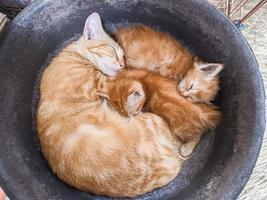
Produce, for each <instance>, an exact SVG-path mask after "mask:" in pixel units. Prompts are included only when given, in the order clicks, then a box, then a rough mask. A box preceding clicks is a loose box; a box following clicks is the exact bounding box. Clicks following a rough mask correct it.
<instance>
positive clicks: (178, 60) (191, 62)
mask: <svg viewBox="0 0 267 200" xmlns="http://www.w3.org/2000/svg"><path fill="white" fill-rule="evenodd" d="M115 38H116V39H117V40H118V42H119V44H120V45H121V46H122V48H123V49H124V52H125V58H126V65H127V66H128V67H129V68H134V69H146V70H149V71H153V72H157V73H159V74H161V75H162V76H165V77H168V78H175V79H176V80H178V81H177V85H178V93H179V94H181V95H182V96H184V97H185V98H187V99H188V100H189V101H191V102H193V103H204V104H206V105H207V107H209V106H210V107H211V108H212V107H213V105H212V103H211V102H212V101H213V100H214V99H215V97H216V94H217V93H218V90H219V77H218V75H219V73H220V72H221V71H222V69H223V65H222V64H220V63H205V62H203V61H201V59H199V58H198V57H197V56H194V55H193V54H192V53H190V51H189V50H187V49H186V48H185V47H184V46H183V45H182V44H180V43H179V42H178V41H176V40H175V38H174V37H172V36H171V35H170V34H168V33H163V32H159V31H156V30H154V29H152V28H150V27H147V26H132V27H127V28H121V29H118V30H117V31H116V32H115ZM159 106H161V105H159ZM185 120H188V118H184V122H185ZM173 122H175V120H174V121H173ZM184 122H182V123H184ZM174 124H175V123H174ZM178 127H179V126H178ZM191 138H192V139H191V140H189V141H187V142H186V143H184V144H183V145H182V146H181V148H180V153H181V156H183V157H188V156H189V155H190V154H191V153H192V152H193V150H194V148H195V146H196V145H197V144H198V142H199V140H200V135H199V134H196V135H195V137H194V136H193V135H191Z"/></svg>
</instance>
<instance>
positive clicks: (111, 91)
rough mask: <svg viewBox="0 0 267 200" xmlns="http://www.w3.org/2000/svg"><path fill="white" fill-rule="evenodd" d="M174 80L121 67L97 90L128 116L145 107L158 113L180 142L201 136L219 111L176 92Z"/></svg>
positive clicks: (216, 118) (215, 122) (217, 117)
mask: <svg viewBox="0 0 267 200" xmlns="http://www.w3.org/2000/svg"><path fill="white" fill-rule="evenodd" d="M176 86H177V80H175V79H173V80H171V79H168V78H164V77H162V76H161V75H159V74H158V73H153V72H150V71H147V70H140V69H139V70H137V69H135V70H124V71H122V72H121V73H119V74H118V75H117V76H116V77H114V78H113V77H112V78H106V79H105V80H102V82H101V83H100V86H99V89H98V92H97V94H98V95H99V96H102V97H105V98H107V99H108V100H109V102H110V105H111V107H113V108H114V109H115V110H117V111H118V112H119V113H120V114H121V115H123V116H125V117H128V116H133V115H136V114H138V113H140V111H141V109H142V108H143V107H144V104H145V110H146V111H149V112H152V113H155V114H157V115H159V116H161V117H162V118H163V119H164V120H165V121H166V122H167V123H168V124H169V127H170V129H171V132H172V134H173V135H174V136H175V137H176V138H177V137H178V138H179V139H180V140H182V141H183V142H188V141H190V140H193V139H194V138H195V137H200V136H201V134H202V133H203V132H205V131H206V130H207V129H208V128H215V127H216V125H218V123H219V121H220V112H219V111H218V110H217V108H216V107H215V106H213V105H211V104H209V105H206V104H204V103H192V102H190V101H188V100H187V99H185V98H184V97H182V96H181V95H179V94H178V93H177V90H176Z"/></svg>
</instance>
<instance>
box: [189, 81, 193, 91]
mask: <svg viewBox="0 0 267 200" xmlns="http://www.w3.org/2000/svg"><path fill="white" fill-rule="evenodd" d="M193 85H194V81H193V82H192V83H191V85H190V87H189V88H188V90H191V89H192V88H193Z"/></svg>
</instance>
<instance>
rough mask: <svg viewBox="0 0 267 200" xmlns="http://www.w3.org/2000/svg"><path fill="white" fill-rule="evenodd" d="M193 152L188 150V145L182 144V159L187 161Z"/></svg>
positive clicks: (180, 151)
mask: <svg viewBox="0 0 267 200" xmlns="http://www.w3.org/2000/svg"><path fill="white" fill-rule="evenodd" d="M192 152H193V151H192V150H191V148H188V145H187V144H182V146H181V147H180V149H179V154H180V156H181V157H182V159H183V160H186V159H188V158H189V157H190V155H191V154H192Z"/></svg>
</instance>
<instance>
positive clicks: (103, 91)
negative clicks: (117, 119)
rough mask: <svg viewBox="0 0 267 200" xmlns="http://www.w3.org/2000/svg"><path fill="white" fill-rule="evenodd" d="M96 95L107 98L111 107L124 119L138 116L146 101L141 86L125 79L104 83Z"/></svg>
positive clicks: (110, 80)
mask: <svg viewBox="0 0 267 200" xmlns="http://www.w3.org/2000/svg"><path fill="white" fill-rule="evenodd" d="M97 94H98V95H99V96H101V97H104V98H107V99H108V101H109V104H110V105H111V107H113V108H114V109H115V110H116V111H118V112H119V113H120V114H121V115H122V116H125V117H129V116H132V115H136V114H138V113H139V112H140V111H141V110H142V108H143V106H144V103H145V99H146V98H145V93H144V90H143V87H142V84H141V83H139V82H138V81H134V80H129V79H125V78H118V79H113V80H112V79H109V80H106V81H104V82H103V83H102V84H101V86H100V88H99V89H98V91H97Z"/></svg>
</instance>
